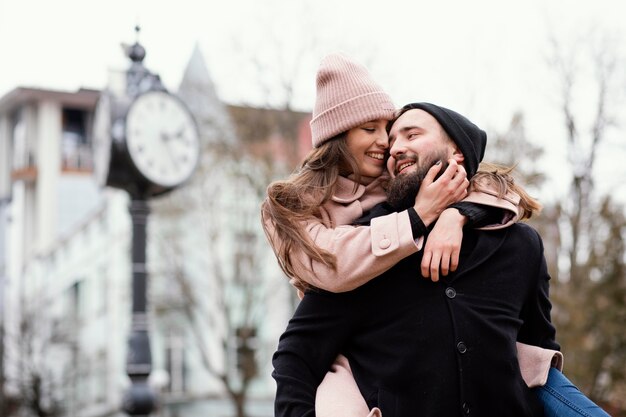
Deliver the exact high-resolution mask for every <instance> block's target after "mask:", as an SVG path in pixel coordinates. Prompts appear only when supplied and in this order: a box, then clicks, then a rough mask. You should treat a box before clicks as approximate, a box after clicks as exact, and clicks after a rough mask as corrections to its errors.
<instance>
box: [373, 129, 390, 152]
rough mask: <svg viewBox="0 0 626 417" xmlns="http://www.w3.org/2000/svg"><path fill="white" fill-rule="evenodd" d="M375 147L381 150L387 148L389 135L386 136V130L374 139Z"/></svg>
mask: <svg viewBox="0 0 626 417" xmlns="http://www.w3.org/2000/svg"><path fill="white" fill-rule="evenodd" d="M376 145H378V147H379V148H381V149H388V148H389V135H388V134H387V131H386V130H383V132H382V133H381V134H380V135H378V138H377V139H376Z"/></svg>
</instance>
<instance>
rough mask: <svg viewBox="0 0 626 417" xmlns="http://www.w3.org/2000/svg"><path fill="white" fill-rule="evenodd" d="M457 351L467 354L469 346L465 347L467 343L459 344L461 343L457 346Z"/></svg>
mask: <svg viewBox="0 0 626 417" xmlns="http://www.w3.org/2000/svg"><path fill="white" fill-rule="evenodd" d="M456 350H458V351H459V353H465V352H467V346H465V343H463V342H459V343H458V344H457V345H456Z"/></svg>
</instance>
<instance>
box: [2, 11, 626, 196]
mask: <svg viewBox="0 0 626 417" xmlns="http://www.w3.org/2000/svg"><path fill="white" fill-rule="evenodd" d="M624 16H626V2H623V1H622V0H594V1H591V2H590V1H587V2H578V1H570V0H525V1H505V0H472V1H467V0H458V1H453V0H439V1H420V0H406V1H400V0H386V1H382V0H380V1H374V0H315V1H309V0H282V1H281V0H227V1H215V0H210V1H209V0H197V1H191V0H177V1H175V2H174V1H159V0H107V1H86V0H0V96H2V95H4V94H5V93H7V92H8V91H10V90H11V89H13V88H15V87H17V86H36V87H43V88H51V89H64V90H74V89H76V88H79V87H91V88H102V87H103V86H104V85H105V84H106V81H107V74H108V70H110V69H114V70H123V69H125V68H126V65H127V64H126V58H125V57H124V56H123V54H122V50H121V48H120V43H122V42H125V43H132V42H134V41H135V35H134V32H133V27H134V26H135V24H137V23H139V24H140V26H141V27H142V31H141V34H140V42H141V43H142V44H143V45H144V46H145V47H146V49H147V54H148V55H147V58H146V61H145V63H146V65H147V66H148V67H149V68H150V69H151V70H153V71H155V72H158V73H160V74H161V77H162V79H163V80H164V82H165V83H166V85H167V86H168V87H169V88H170V89H172V90H174V91H175V90H176V88H177V86H178V83H179V82H180V78H181V75H182V71H183V69H184V66H185V64H186V62H187V60H188V59H189V57H190V55H191V52H192V51H193V48H194V47H195V45H198V46H199V47H200V49H201V50H202V52H203V53H204V56H205V58H206V61H207V65H208V68H209V71H210V73H211V76H212V77H213V80H214V82H215V85H216V88H217V91H218V93H219V95H220V97H222V98H223V99H224V100H225V101H227V102H230V103H254V102H263V101H267V100H265V99H266V98H267V97H268V93H267V91H266V90H264V89H263V88H262V87H266V86H268V85H270V86H271V85H273V84H274V83H276V80H277V79H279V78H280V77H281V76H285V77H287V78H289V79H295V80H296V84H295V99H294V104H295V105H296V106H297V107H298V108H300V109H302V110H310V109H311V108H312V105H313V98H314V93H315V89H314V76H315V71H316V69H317V65H318V63H319V59H320V58H321V57H322V56H323V55H324V54H326V53H328V52H335V51H342V52H345V53H347V54H348V55H350V56H352V57H354V58H355V59H357V60H359V61H361V62H363V63H364V64H366V65H367V66H368V67H369V68H370V70H371V72H372V73H373V75H374V77H375V78H376V80H377V81H378V82H379V83H380V84H381V85H382V86H383V87H384V88H385V89H387V90H388V91H389V93H390V94H391V95H392V97H393V98H394V101H395V102H396V104H397V105H398V106H400V105H402V104H405V103H406V102H410V101H416V100H419V101H432V102H435V103H437V104H441V105H445V106H447V107H450V108H453V109H455V110H458V111H460V112H461V113H464V114H466V115H468V116H469V117H470V118H471V119H472V120H474V121H475V122H476V123H477V124H479V125H481V126H482V127H484V128H486V129H495V130H500V131H501V130H503V129H505V128H506V126H507V125H508V123H509V121H510V120H511V116H512V115H513V113H514V112H515V111H523V112H524V115H525V121H526V127H527V133H528V136H529V137H530V139H531V140H533V141H535V142H536V143H540V144H542V145H543V146H545V148H546V151H547V155H546V158H545V159H544V160H543V162H544V163H545V166H546V169H547V170H548V172H549V174H550V181H549V183H548V184H546V186H545V189H544V190H543V192H542V194H544V193H545V195H562V193H563V192H564V191H565V183H563V182H562V180H560V178H562V177H563V176H559V175H558V172H559V169H562V167H563V166H564V160H565V159H564V152H563V149H564V147H563V144H564V134H563V131H562V129H561V121H560V119H559V114H558V113H557V108H558V101H557V96H556V85H557V84H556V81H555V79H554V78H553V77H552V76H551V74H550V71H549V68H548V65H547V64H546V57H547V56H549V54H550V47H549V42H548V40H549V39H550V36H553V37H556V38H557V39H559V41H561V42H563V44H565V45H567V46H568V47H571V46H572V45H575V44H576V42H579V43H580V44H581V45H582V44H583V43H584V41H585V39H587V38H588V37H589V33H590V32H591V30H592V28H595V31H596V33H602V34H607V36H609V38H611V39H612V42H614V44H615V45H617V46H616V48H618V52H619V54H621V56H622V57H624V56H626V51H625V44H626V42H624V41H625V40H626V25H625V24H624ZM620 48H621V50H620ZM582 49H583V48H582V47H581V50H582ZM303 52H304V54H302V53H303ZM581 53H582V52H581ZM621 65H622V67H621V68H622V72H626V71H625V70H624V68H626V62H624V61H622V62H621ZM259 66H260V68H261V70H259ZM285 74H286V75H285ZM294 74H295V75H294ZM587 75H589V74H587ZM624 78H626V77H623V78H622V80H621V81H622V83H621V84H620V86H621V87H620V88H621V90H619V91H622V94H621V97H617V96H616V100H617V99H620V98H621V99H622V102H621V107H619V108H617V107H616V109H619V110H620V112H621V115H626V111H624V110H625V108H624V106H623V104H624V101H623V99H624V96H625V95H626V88H624V85H625V84H624V82H623V81H625V80H624ZM617 90H618V88H616V90H615V91H617ZM276 91H280V90H279V89H270V93H269V94H270V96H271V97H273V98H274V99H275V100H277V101H280V100H281V97H280V96H277V95H276ZM272 94H273V95H272ZM581 94H582V93H581ZM579 100H580V105H579V106H578V108H579V109H580V111H581V114H583V115H587V116H589V115H590V114H591V113H592V111H593V107H588V108H586V107H585V103H588V102H591V101H592V98H589V99H586V98H584V96H582V95H581V96H580V99H579ZM624 119H626V118H623V119H622V120H621V122H622V126H623V127H622V128H621V132H618V130H614V131H613V133H612V134H611V136H610V137H609V140H608V142H607V143H606V144H605V148H604V150H603V152H602V154H601V158H602V161H604V163H603V164H601V166H600V168H599V169H598V175H599V176H600V178H601V179H603V181H602V184H603V185H604V186H606V184H610V186H615V187H617V188H616V190H617V192H618V193H620V194H621V195H624V196H625V197H624V200H626V187H625V186H624V185H618V184H622V183H623V182H624V181H623V180H622V179H623V178H626V168H625V166H626V164H624V163H623V162H622V161H623V160H624V156H625V154H626V147H625V145H624V142H626V139H624V138H625V136H626V124H624V123H626V120H624ZM618 133H620V134H621V136H620V135H618ZM611 155H612V156H614V158H610V156H611ZM616 155H621V156H620V157H619V158H618V157H615V156H616ZM522 157H523V156H522ZM560 167H561V168H560Z"/></svg>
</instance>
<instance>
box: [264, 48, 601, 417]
mask: <svg viewBox="0 0 626 417" xmlns="http://www.w3.org/2000/svg"><path fill="white" fill-rule="evenodd" d="M388 126H389V128H390V130H389V133H388V132H387V127H388ZM311 130H312V136H313V145H314V149H313V151H311V153H310V154H309V155H308V157H307V158H306V159H305V160H304V162H303V164H302V166H301V168H300V170H299V171H298V172H296V173H295V174H294V175H292V176H291V177H290V178H289V179H287V180H285V181H279V182H276V183H273V184H271V185H270V186H269V187H268V198H267V199H266V201H265V202H264V204H263V206H262V215H263V221H264V227H265V230H266V233H267V236H268V239H269V241H270V244H271V245H272V247H273V249H274V252H275V253H276V256H277V258H278V260H279V263H280V265H281V267H282V268H283V270H284V271H285V273H286V274H287V275H288V276H289V277H290V278H291V282H292V283H293V284H294V285H295V286H296V288H298V290H299V294H300V295H301V297H302V301H301V303H300V305H299V306H298V308H297V310H296V312H295V314H294V317H293V318H292V319H291V321H290V322H289V325H288V327H287V330H286V331H285V333H284V334H283V335H282V337H281V339H280V342H279V346H278V350H277V352H276V353H275V355H274V359H273V364H274V368H275V369H274V373H273V376H274V378H275V379H276V382H277V395H276V415H279V416H313V415H317V416H318V417H321V416H329V417H332V416H335V417H339V416H353V415H354V416H367V415H368V414H369V415H371V416H373V415H380V413H381V412H382V415H384V416H385V417H390V416H410V417H415V416H455V415H463V416H469V415H476V416H487V417H489V416H542V415H544V409H545V415H548V416H551V415H561V416H563V415H579V416H580V415H583V416H585V415H588V416H592V415H593V416H595V415H606V414H605V413H603V412H602V411H601V410H599V409H598V408H597V407H595V405H594V404H593V403H591V402H590V401H589V400H588V399H586V398H585V397H584V396H582V394H580V392H578V391H576V390H575V389H574V391H572V392H564V389H567V387H566V386H565V387H564V385H567V384H568V381H567V380H566V379H565V377H564V376H563V375H562V374H561V373H560V372H559V370H557V369H555V368H552V367H551V365H556V366H557V367H560V362H561V361H560V358H561V357H560V353H559V352H558V350H559V345H558V344H557V343H556V341H555V330H554V327H553V326H552V324H551V323H550V302H549V299H548V280H549V276H548V274H547V270H546V264H545V259H544V257H543V248H542V242H541V239H540V237H539V236H538V234H537V233H536V232H535V231H534V230H533V229H531V228H530V227H528V226H526V225H525V224H520V223H515V221H516V220H518V219H524V218H528V217H530V216H531V215H532V213H533V212H535V211H536V210H537V209H538V208H539V204H538V203H537V202H536V201H535V200H533V199H532V198H530V197H529V196H528V195H527V194H526V193H524V192H523V190H522V189H521V188H519V187H518V186H516V185H515V184H514V183H513V182H512V180H511V178H510V176H509V175H508V174H507V173H493V172H478V165H479V163H480V161H481V160H482V157H483V154H484V151H485V146H486V135H485V133H484V132H483V131H482V130H480V129H479V128H478V127H477V126H475V125H474V124H473V123H471V122H470V121H469V120H468V119H466V118H465V117H463V116H461V115H460V114H458V113H455V112H453V111H451V110H448V109H445V108H442V107H439V106H436V105H433V104H429V103H414V104H410V105H407V106H405V107H404V108H403V109H402V110H401V111H400V113H399V114H398V115H396V114H395V113H394V107H393V104H392V102H391V100H390V99H389V97H388V96H387V95H386V94H385V93H384V92H383V91H382V90H381V89H380V87H378V85H376V83H374V82H373V81H372V80H371V78H370V76H369V74H368V73H367V70H366V69H365V68H363V67H362V66H360V65H358V64H356V63H354V62H351V61H350V60H349V59H347V58H346V57H343V56H341V55H331V56H328V57H327V58H325V59H324V60H323V61H322V64H321V66H320V69H319V72H318V76H317V99H316V106H315V110H314V117H313V120H312V121H311ZM441 162H443V163H441ZM385 163H386V166H385ZM445 165H447V167H445ZM385 168H387V169H385ZM387 170H388V172H389V175H387V173H386V172H387ZM477 172H478V173H477ZM467 177H469V178H470V179H471V184H470V187H469V190H470V192H469V193H468V192H467V191H466V190H467V189H468V184H469V182H468V180H467ZM387 194H388V201H385V200H386V199H387ZM479 229H488V230H485V231H482V230H479ZM461 241H462V243H461ZM422 275H423V276H424V277H430V278H431V280H430V281H429V280H426V279H424V278H422V277H421V276H422ZM516 342H517V343H516ZM333 362H334V364H333ZM329 371H330V372H329ZM546 382H547V383H546ZM529 387H538V388H532V389H531V388H529ZM539 387H540V388H539ZM585 407H588V408H587V409H585Z"/></svg>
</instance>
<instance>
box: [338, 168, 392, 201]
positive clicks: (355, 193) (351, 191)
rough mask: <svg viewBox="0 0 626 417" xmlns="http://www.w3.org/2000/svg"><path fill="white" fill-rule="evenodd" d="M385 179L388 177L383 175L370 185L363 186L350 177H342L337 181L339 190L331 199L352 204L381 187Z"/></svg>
mask: <svg viewBox="0 0 626 417" xmlns="http://www.w3.org/2000/svg"><path fill="white" fill-rule="evenodd" d="M385 178H386V176H385V175H382V176H380V177H378V178H376V179H375V180H374V181H372V182H371V183H369V184H368V185H363V184H358V183H357V182H355V181H354V180H352V179H350V178H348V177H343V176H340V177H339V179H338V180H337V188H336V190H335V194H333V196H332V198H331V199H332V200H333V201H334V202H336V203H340V204H350V203H352V202H354V201H356V200H358V199H360V198H361V197H363V195H364V194H365V193H366V192H368V191H370V190H373V189H376V188H378V187H380V183H381V182H382V181H383V180H384V179H385ZM355 186H356V189H355Z"/></svg>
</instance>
